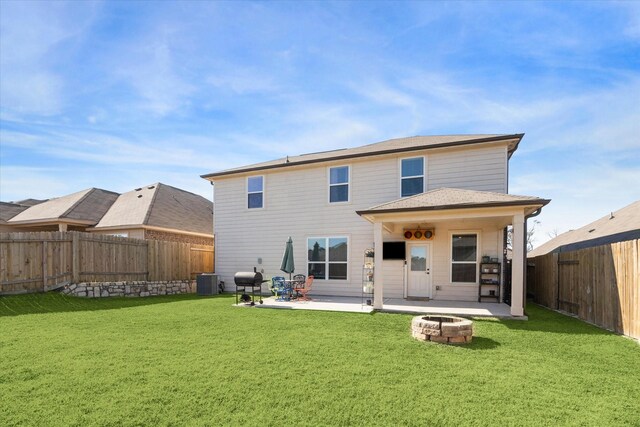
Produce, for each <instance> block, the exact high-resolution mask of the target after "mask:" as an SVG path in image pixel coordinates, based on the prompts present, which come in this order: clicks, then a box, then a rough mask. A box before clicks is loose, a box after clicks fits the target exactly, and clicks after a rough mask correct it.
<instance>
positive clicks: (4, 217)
mask: <svg viewBox="0 0 640 427" xmlns="http://www.w3.org/2000/svg"><path fill="white" fill-rule="evenodd" d="M28 208H29V206H26V205H21V204H18V203H9V202H0V224H6V223H7V221H8V220H10V219H11V218H13V217H14V216H16V215H18V214H19V213H20V212H22V211H24V210H27V209H28Z"/></svg>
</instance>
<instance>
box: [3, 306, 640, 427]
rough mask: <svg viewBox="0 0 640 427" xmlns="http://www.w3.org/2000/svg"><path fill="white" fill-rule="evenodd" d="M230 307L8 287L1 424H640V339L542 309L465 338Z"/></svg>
mask: <svg viewBox="0 0 640 427" xmlns="http://www.w3.org/2000/svg"><path fill="white" fill-rule="evenodd" d="M232 303H233V298H232V297H229V296H221V297H211V298H199V297H195V296H174V297H154V298H147V299H108V300H107V299H101V300H85V299H78V298H71V297H64V296H60V295H57V294H47V295H26V296H15V297H0V425H2V426H7V425H38V426H40V425H78V426H85V425H113V426H120V425H145V426H154V425H274V426H275V425H313V426H320V425H393V426H395V425H407V426H408V425H415V426H425V425H437V426H460V425H469V426H471V425H473V426H481V425H498V426H506V425H514V426H521V425H533V426H543V425H553V426H556V425H589V426H607V425H616V426H617V425H635V426H637V425H640V409H639V408H640V404H639V396H640V346H639V345H638V344H637V343H636V342H634V341H631V340H629V339H625V338H623V337H620V336H616V335H613V334H610V333H608V332H605V331H603V330H600V329H598V328H595V327H593V326H590V325H588V324H585V323H583V322H580V321H578V320H575V319H572V318H569V317H565V316H561V315H559V314H556V313H553V312H551V311H547V310H544V309H542V308H539V307H537V306H529V307H528V312H529V314H530V320H529V321H527V322H523V321H496V320H479V319H476V322H475V328H476V329H475V330H476V337H475V338H474V341H473V343H472V344H471V345H467V346H464V347H462V346H460V347H454V346H447V345H439V344H434V343H423V342H418V341H416V340H414V339H412V338H411V336H410V332H409V324H410V320H411V316H408V315H399V314H380V313H377V314H371V315H369V314H353V313H329V312H312V311H299V310H296V311H292V310H269V309H255V308H253V309H251V308H237V307H232Z"/></svg>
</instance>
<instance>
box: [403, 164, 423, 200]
mask: <svg viewBox="0 0 640 427" xmlns="http://www.w3.org/2000/svg"><path fill="white" fill-rule="evenodd" d="M400 163H401V164H400V167H401V171H400V197H407V196H413V195H414V194H420V193H423V192H424V157H412V158H410V159H402V161H401V162H400Z"/></svg>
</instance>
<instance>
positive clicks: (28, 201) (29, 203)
mask: <svg viewBox="0 0 640 427" xmlns="http://www.w3.org/2000/svg"><path fill="white" fill-rule="evenodd" d="M47 200H49V199H24V200H18V201H17V202H13V203H16V204H18V205H24V206H33V205H37V204H40V203H42V202H46V201H47Z"/></svg>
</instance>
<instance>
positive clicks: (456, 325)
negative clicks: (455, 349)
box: [411, 315, 473, 344]
mask: <svg viewBox="0 0 640 427" xmlns="http://www.w3.org/2000/svg"><path fill="white" fill-rule="evenodd" d="M411 335H413V337H414V338H416V339H419V340H422V341H434V342H441V343H451V344H464V343H468V342H471V339H472V338H473V322H472V321H471V320H467V319H463V318H462V317H456V316H439V315H427V316H417V317H414V318H413V320H412V321H411Z"/></svg>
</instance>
